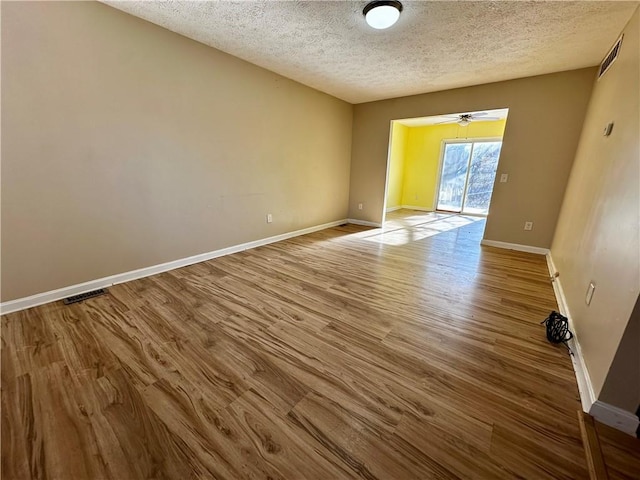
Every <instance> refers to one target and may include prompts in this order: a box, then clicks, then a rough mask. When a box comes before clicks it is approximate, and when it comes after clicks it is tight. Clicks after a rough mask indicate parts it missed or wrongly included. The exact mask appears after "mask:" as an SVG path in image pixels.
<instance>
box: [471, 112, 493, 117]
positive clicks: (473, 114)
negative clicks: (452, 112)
mask: <svg viewBox="0 0 640 480" xmlns="http://www.w3.org/2000/svg"><path fill="white" fill-rule="evenodd" d="M469 115H471V116H472V117H484V116H485V115H489V114H488V113H487V112H478V113H470V114H469Z"/></svg>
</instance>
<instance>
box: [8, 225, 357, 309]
mask: <svg viewBox="0 0 640 480" xmlns="http://www.w3.org/2000/svg"><path fill="white" fill-rule="evenodd" d="M344 223H347V220H346V219H343V220H336V221H334V222H329V223H324V224H322V225H316V226H313V227H308V228H303V229H302V230H296V231H293V232H288V233H283V234H280V235H274V236H273V237H267V238H262V239H260V240H254V241H252V242H247V243H241V244H239V245H233V246H231V247H227V248H221V249H220V250H214V251H212V252H207V253H201V254H199V255H193V256H191V257H186V258H181V259H179V260H173V261H171V262H167V263H162V264H160V265H153V266H150V267H145V268H140V269H138V270H132V271H130V272H124V273H118V274H116V275H111V276H109V277H104V278H99V279H97V280H91V281H89V282H84V283H79V284H77V285H71V286H69V287H64V288H59V289H57V290H51V291H49V292H44V293H38V294H36V295H31V296H30V297H24V298H18V299H16V300H10V301H8V302H4V303H1V304H0V314H1V315H4V314H7V313H12V312H17V311H18V310H24V309H26V308H31V307H37V306H38V305H43V304H45V303H49V302H55V301H56V300H61V299H63V298H67V297H71V296H73V295H78V294H81V293H86V292H90V291H92V290H97V289H99V288H106V287H110V286H112V285H116V284H118V283H124V282H129V281H131V280H136V279H138V278H143V277H148V276H151V275H156V274H158V273H162V272H167V271H169V270H174V269H176V268H180V267H186V266H188V265H193V264H194V263H199V262H204V261H206V260H211V259H212V258H217V257H222V256H224V255H230V254H232V253H237V252H242V251H243V250H249V249H251V248H256V247H260V246H262V245H268V244H269V243H275V242H280V241H282V240H287V239H288V238H293V237H298V236H300V235H306V234H308V233H313V232H317V231H319V230H324V229H326V228H331V227H335V226H338V225H342V224H344ZM352 223H353V222H352Z"/></svg>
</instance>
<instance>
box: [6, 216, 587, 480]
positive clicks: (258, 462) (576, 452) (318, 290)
mask: <svg viewBox="0 0 640 480" xmlns="http://www.w3.org/2000/svg"><path fill="white" fill-rule="evenodd" d="M483 228H484V221H483V220H481V219H478V218H472V217H468V218H465V217H458V216H451V215H436V214H421V213H418V212H407V211H400V212H394V214H390V215H389V222H388V223H387V224H386V227H385V231H384V232H382V231H381V230H380V229H369V228H366V227H358V226H353V225H348V226H343V227H336V228H331V229H328V230H324V231H321V232H317V233H314V234H311V235H306V236H304V237H297V238H294V239H291V240H287V241H284V242H280V243H277V244H272V245H268V246H264V247H260V248H256V249H254V250H248V251H245V252H242V253H238V254H235V255H231V256H227V257H222V258H218V259H215V260H211V261H208V262H204V263H200V264H196V265H193V266H190V267H186V268H182V269H179V270H174V271H171V272H167V273H164V274H160V275H156V276H153V277H149V278H145V279H141V280H138V281H134V282H130V283H126V284H121V285H117V286H114V287H112V288H110V290H109V294H108V295H106V296H102V297H97V298H94V299H91V300H88V301H85V302H84V303H81V304H74V305H71V306H64V305H62V303H61V302H57V303H54V304H49V305H45V306H42V307H37V308H33V309H30V310H26V311H22V312H17V313H13V314H9V315H6V316H3V317H2V331H1V333H2V348H1V352H2V478H3V479H6V480H8V479H26V478H59V479H85V478H87V479H88V478H91V479H94V478H95V479H99V478H100V479H101V478H112V479H118V480H124V479H139V478H172V479H187V478H220V479H241V478H247V479H249V478H251V479H254V478H256V479H257V478H262V479H296V480H297V479H347V478H349V479H350V478H365V479H400V480H402V479H430V478H434V479H449V478H478V479H480V478H483V479H484V478H486V479H506V478H527V479H536V480H537V479H545V478H550V479H551V478H552V479H582V478H588V472H587V469H586V462H585V457H584V452H583V448H582V442H581V437H580V430H579V425H578V419H577V415H576V411H577V410H578V409H579V408H580V403H579V397H578V391H577V386H576V381H575V377H574V374H573V370H572V367H571V361H570V359H569V357H568V355H567V351H566V349H565V348H564V347H563V346H560V347H558V346H553V345H550V344H549V343H547V341H546V339H545V335H544V329H543V327H542V326H541V325H540V322H541V321H542V320H543V319H544V318H545V317H546V316H547V315H548V313H549V311H550V310H552V309H555V308H557V307H556V303H555V299H554V295H553V291H552V288H551V286H550V283H549V281H548V272H547V270H546V264H545V259H544V257H542V256H537V255H532V254H527V253H519V252H512V251H506V250H500V249H496V248H491V247H482V248H481V247H480V246H479V241H480V239H481V236H482V230H483Z"/></svg>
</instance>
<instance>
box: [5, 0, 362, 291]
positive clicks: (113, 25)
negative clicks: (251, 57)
mask: <svg viewBox="0 0 640 480" xmlns="http://www.w3.org/2000/svg"><path fill="white" fill-rule="evenodd" d="M351 120H352V106H351V105H349V104H347V103H345V102H343V101H340V100H337V99H335V98H333V97H330V96H328V95H325V94H322V93H320V92H318V91H316V90H313V89H311V88H308V87H305V86H303V85H301V84H298V83H295V82H293V81H291V80H288V79H286V78H284V77H281V76H279V75H276V74H274V73H271V72H268V71H266V70H263V69H261V68H258V67H256V66H253V65H251V64H249V63H246V62H244V61H241V60H239V59H237V58H234V57H232V56H229V55H226V54H224V53H221V52H219V51H216V50H214V49H212V48H210V47H207V46H204V45H202V44H199V43H197V42H194V41H192V40H188V39H186V38H185V37H182V36H180V35H177V34H174V33H171V32H169V31H167V30H164V29H162V28H160V27H157V26H154V25H152V24H150V23H147V22H144V21H142V20H140V19H137V18H134V17H132V16H129V15H127V14H125V13H122V12H120V11H117V10H115V9H112V8H111V7H108V6H105V5H102V4H99V3H84V2H78V3H64V2H62V3H57V2H55V3H48V2H46V3H27V2H19V3H12V2H3V4H2V252H1V255H2V301H7V300H12V299H16V298H19V297H24V296H28V295H32V294H35V293H39V292H44V291H48V290H51V289H56V288H61V287H65V286H68V285H72V284H77V283H79V282H84V281H88V280H93V279H96V278H100V277H104V276H107V275H112V274H117V273H120V272H124V271H129V270H132V269H137V268H141V267H145V266H150V265H154V264H158V263H162V262H167V261H171V260H175V259H179V258H183V257H187V256H190V255H195V254H198V253H203V252H208V251H211V250H216V249H219V248H223V247H227V246H230V245H235V244H239V243H242V242H247V241H250V240H256V239H259V238H264V237H269V236H272V235H276V234H281V233H284V232H289V231H293V230H296V229H301V228H304V227H309V226H313V225H318V224H322V223H326V222H330V221H334V220H339V219H343V218H346V216H347V204H348V191H349V164H350V147H351ZM267 213H272V214H273V218H274V220H273V223H272V224H266V222H265V215H266V214H267Z"/></svg>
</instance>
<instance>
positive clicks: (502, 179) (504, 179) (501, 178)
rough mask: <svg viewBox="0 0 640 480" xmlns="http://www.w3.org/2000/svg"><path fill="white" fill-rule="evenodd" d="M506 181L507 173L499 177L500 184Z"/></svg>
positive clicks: (507, 178)
mask: <svg viewBox="0 0 640 480" xmlns="http://www.w3.org/2000/svg"><path fill="white" fill-rule="evenodd" d="M507 180H509V174H508V173H503V174H502V175H500V183H507Z"/></svg>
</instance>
